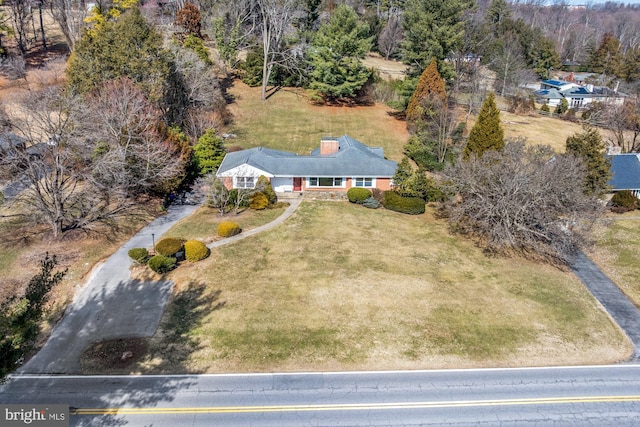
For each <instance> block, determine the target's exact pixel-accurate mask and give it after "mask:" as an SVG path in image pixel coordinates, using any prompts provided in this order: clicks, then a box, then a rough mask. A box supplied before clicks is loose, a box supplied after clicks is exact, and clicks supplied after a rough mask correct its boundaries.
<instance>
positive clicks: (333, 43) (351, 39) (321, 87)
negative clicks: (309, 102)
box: [309, 5, 372, 100]
mask: <svg viewBox="0 0 640 427" xmlns="http://www.w3.org/2000/svg"><path fill="white" fill-rule="evenodd" d="M368 34H369V26H368V25H367V24H366V23H362V22H360V21H359V18H358V15H357V14H356V12H355V11H354V10H353V9H352V8H351V7H349V6H347V5H341V6H339V7H338V8H336V9H335V10H334V12H333V14H332V16H331V20H330V21H329V22H328V23H326V24H324V25H322V26H321V27H320V29H319V30H318V33H317V34H316V36H315V38H314V40H313V44H312V47H311V50H310V53H309V57H310V60H311V65H312V67H313V71H312V72H311V83H310V85H309V87H310V88H311V89H314V90H316V91H317V92H318V93H319V94H320V96H322V97H323V98H325V99H329V100H342V99H345V98H355V97H356V95H357V94H358V92H359V91H360V89H362V87H363V86H364V85H365V83H366V82H367V80H369V77H370V76H371V72H370V71H369V70H367V69H366V68H365V67H364V66H363V65H362V63H361V62H360V58H363V57H364V55H365V54H366V53H367V52H368V51H369V50H370V49H371V41H372V39H371V38H370V37H368Z"/></svg>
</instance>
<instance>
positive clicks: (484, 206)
mask: <svg viewBox="0 0 640 427" xmlns="http://www.w3.org/2000/svg"><path fill="white" fill-rule="evenodd" d="M585 173H586V169H585V167H584V166H583V165H582V162H581V161H580V160H579V159H578V158H576V157H574V156H571V155H557V154H556V153H554V151H553V150H552V149H551V147H548V146H536V145H529V146H526V145H525V143H524V141H512V142H509V143H507V144H506V145H505V147H504V149H503V150H502V151H489V152H486V153H485V154H484V155H483V156H482V157H481V158H477V157H476V156H472V157H471V158H470V159H469V160H467V161H459V162H457V163H456V164H455V165H453V166H449V167H448V168H446V169H445V177H446V182H448V183H449V184H448V186H449V188H448V190H449V191H451V193H452V194H456V195H457V196H456V197H454V198H453V199H452V200H450V201H449V202H447V203H446V204H445V205H444V209H443V211H444V212H445V214H446V215H447V216H448V218H449V221H450V224H451V225H452V228H453V229H454V230H456V231H458V232H461V233H463V234H468V235H471V236H473V237H476V238H478V239H479V241H480V242H481V244H482V245H483V246H485V247H486V249H488V250H489V251H492V252H498V253H508V252H510V251H515V252H522V253H526V254H528V255H536V256H538V257H541V258H543V259H547V260H551V261H554V262H567V261H568V260H570V259H571V256H572V255H573V254H574V253H575V251H576V250H577V249H578V248H579V247H581V246H582V245H584V244H585V242H587V237H588V232H589V231H590V229H591V227H592V225H593V224H594V222H595V220H596V219H597V218H599V216H600V214H601V213H602V209H603V206H602V204H601V203H600V202H599V201H598V199H597V198H596V197H591V196H587V195H585V193H584V192H583V186H582V185H581V183H582V182H584V176H585Z"/></svg>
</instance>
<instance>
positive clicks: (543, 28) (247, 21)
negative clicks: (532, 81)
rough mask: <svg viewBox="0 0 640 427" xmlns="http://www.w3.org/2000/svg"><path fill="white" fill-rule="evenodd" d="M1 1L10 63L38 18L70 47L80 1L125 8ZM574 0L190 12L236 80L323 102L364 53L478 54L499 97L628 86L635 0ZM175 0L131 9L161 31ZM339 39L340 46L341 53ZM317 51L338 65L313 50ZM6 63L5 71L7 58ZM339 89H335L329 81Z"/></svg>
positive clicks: (263, 4) (81, 14)
mask: <svg viewBox="0 0 640 427" xmlns="http://www.w3.org/2000/svg"><path fill="white" fill-rule="evenodd" d="M3 1H4V5H3V6H2V9H0V10H1V12H0V51H1V52H4V54H7V53H11V54H13V56H14V58H15V57H16V56H17V57H20V56H21V55H25V54H27V53H28V52H29V51H32V50H33V49H34V48H42V49H47V48H49V47H50V45H49V44H48V37H49V35H48V34H47V32H48V31H50V30H49V29H47V27H46V26H45V25H44V21H46V19H43V16H45V18H46V17H47V16H50V17H51V18H52V19H53V21H54V22H55V23H56V25H57V27H58V28H59V30H60V31H61V32H62V34H63V35H64V38H65V41H66V44H67V45H68V47H69V50H70V51H72V50H73V49H74V47H75V45H76V43H77V42H78V40H80V38H81V36H82V32H83V29H86V27H87V25H90V23H91V22H92V19H93V18H92V12H91V7H92V6H91V5H93V4H95V8H97V9H98V10H104V11H108V10H113V9H114V6H115V9H117V8H120V7H124V8H127V7H130V6H131V5H133V4H135V1H133V0H115V1H113V2H112V1H110V0H103V1H98V2H96V3H89V2H86V1H85V0H42V1H30V0H3ZM585 3H587V4H586V5H585V6H571V5H569V4H568V3H566V2H564V1H562V0H553V1H548V0H515V1H512V2H507V1H506V0H475V1H474V0H450V1H446V2H444V1H434V0H343V1H340V0H239V1H228V0H224V1H222V0H201V1H197V0H194V1H193V2H192V5H193V6H195V8H197V10H198V13H199V16H201V20H199V22H198V24H197V25H198V27H199V28H198V36H199V37H201V36H202V34H205V35H206V36H205V38H210V40H211V41H212V45H213V46H215V47H216V48H217V51H218V52H219V56H220V58H221V66H222V67H224V68H231V69H233V68H235V67H237V66H239V63H240V58H243V57H244V56H239V55H238V53H239V52H244V53H248V56H247V63H246V69H247V70H248V73H249V74H250V75H249V76H247V79H248V82H253V83H257V82H258V81H259V83H260V84H265V83H266V84H273V85H279V84H283V85H301V86H311V87H316V88H321V89H322V88H324V89H326V90H325V92H326V93H325V92H322V93H321V95H322V96H324V97H325V98H326V97H328V98H334V97H335V96H336V95H337V96H338V97H339V98H340V97H342V96H343V95H346V96H347V97H351V96H353V94H354V89H360V88H359V87H358V86H360V83H359V82H360V81H362V80H363V79H364V80H365V81H366V77H368V74H367V73H366V71H365V70H363V69H362V68H361V67H358V61H357V59H358V58H359V57H361V56H362V55H363V54H362V53H361V52H362V51H363V50H367V49H366V48H368V49H370V50H373V51H376V52H379V53H380V54H381V55H382V56H383V57H385V58H392V59H397V60H401V61H403V62H405V63H406V64H408V65H409V66H410V72H411V74H412V75H413V76H417V75H419V74H420V73H421V72H422V71H423V70H424V68H425V67H426V66H427V65H428V63H429V61H430V60H431V58H434V57H435V58H436V60H437V61H438V69H439V71H440V73H441V74H442V75H443V77H444V78H445V79H447V80H448V79H450V78H452V77H454V76H455V75H456V74H455V72H456V71H457V72H458V74H459V73H460V72H462V71H463V70H461V68H462V65H464V64H461V62H464V61H469V59H470V58H472V57H474V58H480V59H481V61H482V62H483V64H485V65H488V66H490V67H491V68H492V69H493V70H494V71H495V72H497V73H499V74H501V75H500V76H499V77H501V78H502V81H503V85H502V87H499V88H498V90H499V91H500V92H505V91H509V86H510V85H512V84H514V83H515V82H516V81H520V80H522V79H523V78H525V77H527V74H526V70H532V71H535V72H536V73H537V74H538V75H539V76H548V75H550V73H551V72H552V71H553V70H558V69H560V68H561V67H563V66H571V67H573V68H574V69H575V70H581V71H595V72H599V73H602V72H605V73H607V74H609V75H611V76H615V77H617V78H620V79H624V80H626V81H628V82H632V81H635V80H638V77H639V76H640V65H638V64H639V63H640V6H639V5H625V4H624V3H617V2H607V3H602V4H594V3H592V2H585ZM187 4H189V2H188V1H185V0H179V1H172V2H163V1H158V0H147V1H142V2H140V4H139V5H140V7H141V9H142V11H143V14H144V15H145V16H146V17H147V18H148V19H149V20H150V21H151V22H152V23H154V24H156V25H158V26H159V28H160V29H162V30H163V31H165V33H166V34H168V35H170V34H171V33H173V32H175V31H176V29H177V28H176V26H175V25H174V24H175V23H178V24H179V26H182V24H184V23H185V22H187V21H185V20H184V19H183V20H182V21H180V22H178V21H177V20H176V18H178V12H179V11H181V10H183V9H184V7H185V5H187ZM345 7H348V8H349V10H351V11H353V13H354V14H355V15H354V16H355V18H348V17H346V16H342V17H340V16H337V15H340V14H342V15H344V14H345V13H346V12H345V10H346V9H345ZM187 16H188V14H187ZM350 19H351V20H350ZM354 19H355V21H354ZM332 20H333V23H331V21H332ZM340 25H342V26H343V27H340ZM344 25H346V26H347V27H344ZM349 26H351V27H349ZM49 28H50V27H49ZM331 28H334V29H335V28H339V29H340V30H341V31H342V30H344V34H342V35H340V34H334V31H331ZM323 34H324V35H323ZM327 36H329V37H327ZM341 37H342V39H341ZM345 37H346V38H345ZM332 39H334V40H333V41H335V43H333V44H332ZM358 44H359V45H360V46H359V48H358V49H355V50H354V49H353V46H355V45H358ZM338 45H340V46H341V48H339V47H338ZM347 45H349V46H350V47H349V49H348V50H347V51H345V50H344V49H343V48H344V47H346V46H347ZM9 46H11V48H12V50H11V51H8V47H9ZM327 48H331V49H332V55H333V56H338V55H339V56H340V57H341V58H342V60H341V61H337V60H334V59H331V57H330V56H328V55H327V53H326V52H325V53H323V52H322V50H323V49H327ZM340 49H342V51H340ZM348 58H351V59H348ZM4 62H5V67H4V68H8V64H9V62H10V61H8V60H5V61H4ZM341 62H342V63H341ZM10 65H11V66H12V67H13V68H15V67H16V64H15V61H14V62H13V63H11V64H10ZM18 67H19V64H18ZM9 68H10V67H9ZM311 73H314V74H311ZM327 75H329V76H330V78H327ZM321 76H324V77H321ZM323 79H324V80H325V81H323ZM334 79H337V80H338V81H337V82H335V83H333V82H332V87H331V88H326V87H324V86H323V84H325V83H326V80H331V81H332V80H334ZM341 84H344V85H346V86H349V87H343V88H342V90H338V91H336V90H335V86H340V85H341ZM356 92H357V90H356Z"/></svg>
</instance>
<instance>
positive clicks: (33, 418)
mask: <svg viewBox="0 0 640 427" xmlns="http://www.w3.org/2000/svg"><path fill="white" fill-rule="evenodd" d="M0 421H1V422H0V425H2V426H7V427H9V426H37V427H68V426H69V406H67V405H40V404H37V405H31V404H24V405H0Z"/></svg>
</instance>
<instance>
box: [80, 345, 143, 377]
mask: <svg viewBox="0 0 640 427" xmlns="http://www.w3.org/2000/svg"><path fill="white" fill-rule="evenodd" d="M146 354H147V339H145V338H118V339H112V340H105V341H99V342H97V343H93V344H91V345H90V346H89V347H88V348H87V349H86V350H85V351H84V352H83V353H82V356H81V358H80V365H81V367H82V372H83V373H84V374H92V373H107V372H114V371H115V372H123V373H129V370H130V368H131V367H132V366H135V365H136V363H138V362H139V361H140V360H141V359H142V358H143V357H144V356H145V355H146Z"/></svg>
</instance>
